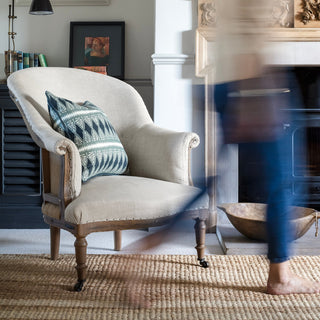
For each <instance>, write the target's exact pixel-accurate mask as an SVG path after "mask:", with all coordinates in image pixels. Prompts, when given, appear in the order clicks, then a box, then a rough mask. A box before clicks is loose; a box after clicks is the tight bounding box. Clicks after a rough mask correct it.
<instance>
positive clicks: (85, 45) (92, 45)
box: [69, 21, 125, 80]
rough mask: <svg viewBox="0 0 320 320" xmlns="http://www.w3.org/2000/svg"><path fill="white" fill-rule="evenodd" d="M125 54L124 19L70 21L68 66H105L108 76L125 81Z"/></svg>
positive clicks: (85, 67) (87, 67) (99, 67)
mask: <svg viewBox="0 0 320 320" xmlns="http://www.w3.org/2000/svg"><path fill="white" fill-rule="evenodd" d="M124 54H125V23H124V21H111V22H110V21H106V22H104V21H94V22H88V21H84V22H75V21H72V22H70V50H69V67H72V68H75V67H76V68H83V69H89V70H90V68H91V69H92V71H96V72H101V70H98V69H101V68H102V67H106V68H105V71H106V74H107V75H110V76H112V77H115V78H118V79H121V80H123V79H124ZM101 73H102V72H101Z"/></svg>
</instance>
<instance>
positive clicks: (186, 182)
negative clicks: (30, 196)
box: [7, 67, 208, 291]
mask: <svg viewBox="0 0 320 320" xmlns="http://www.w3.org/2000/svg"><path fill="white" fill-rule="evenodd" d="M7 83H8V87H9V90H10V94H11V97H12V99H13V101H14V102H15V103H16V105H17V107H18V109H19V110H20V112H21V114H22V116H23V118H24V121H25V124H26V126H27V128H28V131H29V133H30V135H31V137H32V138H33V140H34V141H35V143H36V144H37V145H38V146H39V147H40V148H42V167H43V205H42V212H43V217H44V221H45V222H46V223H48V224H49V225H50V230H51V258H52V259H57V257H58V253H59V241H60V229H64V230H67V231H69V232H71V233H72V234H74V236H75V238H76V239H75V243H74V246H75V254H76V263H77V266H76V269H77V275H78V282H77V283H76V285H75V287H74V289H75V290H76V291H81V289H82V287H83V283H84V281H85V279H86V271H87V266H86V250H87V241H86V236H87V235H88V234H89V233H91V232H98V231H114V232H115V249H116V250H120V249H121V230H125V229H140V228H149V227H155V226H160V225H163V224H166V223H168V221H170V219H171V218H172V217H174V216H175V215H176V214H178V213H179V212H180V211H181V210H182V209H183V208H184V206H185V204H186V203H187V202H188V201H190V199H192V198H194V197H195V196H196V195H197V194H199V189H198V188H196V187H194V186H192V179H191V175H190V151H191V149H193V148H195V147H196V146H197V145H198V144H199V137H198V135H197V134H195V133H190V132H174V131H171V130H167V129H163V128H159V127H158V126H156V125H155V124H154V123H153V121H152V119H151V118H150V116H149V114H148V112H147V109H146V107H145V105H144V102H143V100H142V98H141V97H140V95H139V94H138V93H137V92H136V90H135V89H134V88H132V87H131V86H130V85H128V84H126V83H125V82H123V81H120V80H118V79H116V78H113V77H109V76H105V75H101V74H97V73H94V72H90V71H85V70H79V69H72V68H54V67H49V68H29V69H24V70H20V71H17V72H14V73H13V74H12V75H10V77H9V78H8V81H7ZM46 90H49V91H50V92H53V93H54V94H55V95H58V96H60V97H64V98H67V99H70V100H72V101H76V102H83V101H86V100H89V101H90V102H92V103H94V104H95V105H96V106H99V107H100V108H101V109H102V110H103V111H104V112H105V114H106V115H107V117H108V119H109V120H110V122H111V123H112V125H113V127H114V128H115V130H116V132H117V134H118V136H119V139H120V141H121V143H122V145H123V147H124V149H125V151H126V153H127V156H128V164H129V165H128V172H127V173H126V174H124V175H106V176H97V177H94V178H92V179H90V180H89V181H87V182H85V183H82V180H81V159H80V155H79V150H78V149H77V147H76V145H75V143H74V142H73V141H71V140H70V139H68V138H67V137H65V136H63V135H62V134H60V133H58V132H57V131H55V130H54V129H53V128H52V126H51V120H50V117H49V113H48V103H47V100H46V96H45V91H46ZM186 214H187V216H188V217H191V218H193V219H195V221H196V223H195V232H196V242H197V245H196V249H197V255H198V260H199V261H200V265H201V266H203V267H206V266H207V263H206V261H205V259H204V249H205V232H206V226H205V221H206V219H207V218H208V198H207V196H203V197H202V198H201V199H200V200H199V201H197V202H196V203H195V204H193V205H192V207H191V208H188V210H187V213H186Z"/></svg>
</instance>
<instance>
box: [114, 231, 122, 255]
mask: <svg viewBox="0 0 320 320" xmlns="http://www.w3.org/2000/svg"><path fill="white" fill-rule="evenodd" d="M113 237H114V250H115V251H120V250H121V240H122V237H121V230H115V231H114V233H113Z"/></svg>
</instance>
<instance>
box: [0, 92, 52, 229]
mask: <svg viewBox="0 0 320 320" xmlns="http://www.w3.org/2000/svg"><path fill="white" fill-rule="evenodd" d="M0 116H1V124H0V137H1V141H0V145H1V150H0V151H1V159H0V170H1V175H0V176H1V177H0V179H1V180H0V182H1V185H0V228H43V227H46V224H44V222H43V218H42V213H41V203H42V183H41V152H40V148H39V147H38V146H37V145H36V144H35V143H34V142H33V140H32V138H31V137H30V135H29V133H28V130H27V128H26V126H25V124H24V121H23V119H22V116H21V114H20V112H19V111H18V109H17V107H16V106H15V104H14V103H13V101H12V100H11V99H10V97H9V94H8V91H7V90H4V89H3V88H2V90H0Z"/></svg>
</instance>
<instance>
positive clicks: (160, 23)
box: [152, 0, 204, 183]
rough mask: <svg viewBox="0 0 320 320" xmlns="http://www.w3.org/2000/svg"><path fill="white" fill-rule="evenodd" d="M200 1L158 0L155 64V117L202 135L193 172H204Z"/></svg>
mask: <svg viewBox="0 0 320 320" xmlns="http://www.w3.org/2000/svg"><path fill="white" fill-rule="evenodd" d="M196 8H197V1H195V0H193V1H192V0H156V5H155V12H156V15H155V53H154V55H153V56H152V57H153V64H154V121H155V123H156V124H157V125H159V126H162V127H165V128H168V129H173V130H178V131H193V132H196V133H198V134H199V135H200V139H201V145H200V147H198V148H197V149H196V150H194V151H193V153H192V155H193V161H192V174H193V178H194V180H195V182H196V183H197V182H198V180H199V179H201V177H203V175H204V171H203V169H204V134H203V104H202V101H201V88H199V87H198V86H197V85H198V84H199V83H202V82H203V80H202V79H198V78H196V77H195V65H194V61H195V60H194V53H195V45H194V44H195V30H196V23H197V10H196Z"/></svg>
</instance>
